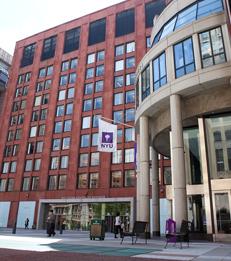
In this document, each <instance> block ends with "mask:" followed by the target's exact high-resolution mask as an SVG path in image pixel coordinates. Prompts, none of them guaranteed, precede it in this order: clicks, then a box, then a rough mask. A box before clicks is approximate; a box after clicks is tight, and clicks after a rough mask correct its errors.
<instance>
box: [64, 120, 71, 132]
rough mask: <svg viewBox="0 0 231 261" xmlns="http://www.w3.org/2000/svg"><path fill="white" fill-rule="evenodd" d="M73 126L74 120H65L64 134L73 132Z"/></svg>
mask: <svg viewBox="0 0 231 261" xmlns="http://www.w3.org/2000/svg"><path fill="white" fill-rule="evenodd" d="M71 125H72V120H65V121H64V129H63V131H64V132H67V131H71Z"/></svg>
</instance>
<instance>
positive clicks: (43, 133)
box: [38, 124, 46, 136]
mask: <svg viewBox="0 0 231 261" xmlns="http://www.w3.org/2000/svg"><path fill="white" fill-rule="evenodd" d="M45 130H46V125H45V124H42V125H39V131H38V135H39V136H44V135H45Z"/></svg>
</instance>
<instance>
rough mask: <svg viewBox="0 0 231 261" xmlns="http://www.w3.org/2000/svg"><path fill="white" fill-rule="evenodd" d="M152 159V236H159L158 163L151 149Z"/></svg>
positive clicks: (154, 152) (156, 155)
mask: <svg viewBox="0 0 231 261" xmlns="http://www.w3.org/2000/svg"><path fill="white" fill-rule="evenodd" d="M151 159H152V172H151V176H152V213H153V215H152V222H153V230H152V234H153V236H160V203H159V202H160V199H159V162H158V153H157V152H156V151H155V150H154V149H153V148H151Z"/></svg>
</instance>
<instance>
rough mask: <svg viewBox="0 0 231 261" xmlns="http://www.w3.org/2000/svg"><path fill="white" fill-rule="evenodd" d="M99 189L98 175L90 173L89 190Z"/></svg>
mask: <svg viewBox="0 0 231 261" xmlns="http://www.w3.org/2000/svg"><path fill="white" fill-rule="evenodd" d="M98 187H99V173H90V181H89V188H98Z"/></svg>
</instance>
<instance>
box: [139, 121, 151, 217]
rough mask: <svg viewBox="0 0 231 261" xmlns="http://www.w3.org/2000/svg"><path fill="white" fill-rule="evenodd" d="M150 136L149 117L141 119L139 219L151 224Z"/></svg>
mask: <svg viewBox="0 0 231 261" xmlns="http://www.w3.org/2000/svg"><path fill="white" fill-rule="evenodd" d="M148 137H149V135H148V117H145V116H142V117H141V118H140V155H139V162H140V174H139V175H140V178H139V182H140V187H139V190H140V191H139V195H138V199H139V206H138V207H139V219H140V221H147V222H149V219H150V203H149V138H148Z"/></svg>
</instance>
